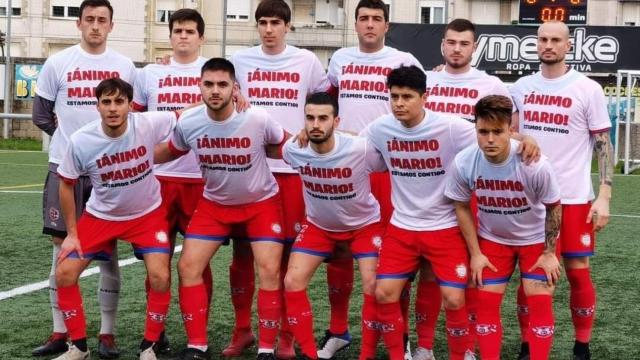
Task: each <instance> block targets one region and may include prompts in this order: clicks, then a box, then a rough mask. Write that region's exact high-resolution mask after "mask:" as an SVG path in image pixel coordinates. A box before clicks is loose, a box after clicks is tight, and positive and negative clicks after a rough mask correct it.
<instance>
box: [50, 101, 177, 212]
mask: <svg viewBox="0 0 640 360" xmlns="http://www.w3.org/2000/svg"><path fill="white" fill-rule="evenodd" d="M175 121H176V116H175V114H174V113H171V112H147V113H129V118H128V124H127V129H126V130H125V132H124V134H122V135H121V136H120V137H118V138H112V137H109V136H107V135H106V134H105V133H104V131H103V130H102V122H101V121H100V120H95V121H93V122H91V123H89V124H87V125H85V126H84V127H82V128H81V129H80V130H78V131H76V132H75V133H74V134H73V135H71V139H70V140H69V146H68V148H67V153H66V155H65V157H64V160H63V161H62V163H61V164H60V166H59V167H58V174H60V175H61V176H62V177H64V178H67V179H77V178H78V177H80V176H82V175H86V176H89V178H90V179H91V184H92V185H93V189H92V190H91V196H90V197H89V201H87V207H86V209H87V211H88V212H89V213H90V214H91V215H93V216H95V217H97V218H100V219H104V220H113V221H123V220H131V219H136V218H139V217H141V216H143V215H145V214H147V213H149V212H151V211H153V210H155V209H156V208H157V207H158V206H160V203H161V201H162V200H161V199H160V184H159V183H158V180H157V179H156V177H155V176H153V170H152V169H153V149H154V147H155V145H156V144H157V143H159V142H161V141H162V140H163V139H165V138H166V137H167V135H168V134H170V133H171V129H172V128H173V124H174V123H175Z"/></svg>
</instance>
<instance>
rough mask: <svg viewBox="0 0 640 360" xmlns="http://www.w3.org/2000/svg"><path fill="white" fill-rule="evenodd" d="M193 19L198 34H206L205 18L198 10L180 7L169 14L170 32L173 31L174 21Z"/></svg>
mask: <svg viewBox="0 0 640 360" xmlns="http://www.w3.org/2000/svg"><path fill="white" fill-rule="evenodd" d="M184 21H193V22H195V23H196V25H197V29H198V35H200V37H202V35H204V19H203V18H202V15H200V13H199V12H198V11H197V10H194V9H180V10H178V11H176V12H174V13H173V14H171V16H169V33H172V32H173V23H174V22H179V23H181V22H184Z"/></svg>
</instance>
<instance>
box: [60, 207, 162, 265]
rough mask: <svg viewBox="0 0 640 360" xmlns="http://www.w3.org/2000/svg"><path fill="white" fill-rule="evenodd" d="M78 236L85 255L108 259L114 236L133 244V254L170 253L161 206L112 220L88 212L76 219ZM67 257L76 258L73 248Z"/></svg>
mask: <svg viewBox="0 0 640 360" xmlns="http://www.w3.org/2000/svg"><path fill="white" fill-rule="evenodd" d="M78 238H79V239H80V247H81V248H82V252H83V254H84V257H85V258H88V259H94V260H109V259H111V253H112V252H113V247H114V246H115V244H116V240H117V239H121V240H124V241H126V242H129V243H131V245H133V250H134V254H135V256H136V257H137V258H138V259H142V256H143V255H144V254H148V253H162V254H169V236H168V235H167V220H166V218H165V210H164V208H163V207H162V206H160V207H158V208H157V209H155V210H153V211H152V212H150V213H148V214H146V215H144V216H141V217H139V218H137V219H133V220H123V221H112V220H104V219H99V218H97V217H95V216H93V215H91V214H89V213H88V212H85V213H83V214H82V216H80V220H78ZM69 257H71V258H79V255H78V253H76V252H73V253H72V254H71V255H70V256H69Z"/></svg>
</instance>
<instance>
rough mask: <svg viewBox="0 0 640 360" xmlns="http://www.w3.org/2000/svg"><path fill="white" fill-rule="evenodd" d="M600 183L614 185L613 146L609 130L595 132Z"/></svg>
mask: <svg viewBox="0 0 640 360" xmlns="http://www.w3.org/2000/svg"><path fill="white" fill-rule="evenodd" d="M595 140H596V145H595V151H596V156H597V157H598V170H599V172H600V185H609V186H612V185H613V147H612V146H611V139H610V137H609V133H608V132H601V133H598V134H595Z"/></svg>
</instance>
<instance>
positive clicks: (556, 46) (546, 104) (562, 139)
mask: <svg viewBox="0 0 640 360" xmlns="http://www.w3.org/2000/svg"><path fill="white" fill-rule="evenodd" d="M571 46H572V44H571V41H570V40H569V28H568V27H567V25H565V24H564V23H561V22H557V21H550V22H547V23H545V24H543V25H541V26H540V27H539V28H538V39H537V50H538V56H539V58H540V62H541V65H540V72H538V73H535V74H533V75H529V76H525V77H523V78H521V79H520V80H518V81H517V82H516V83H515V84H514V85H513V87H512V88H511V89H510V90H511V95H512V97H513V100H514V104H515V106H516V108H517V110H518V114H517V116H514V120H515V122H514V125H513V126H514V128H515V129H516V130H518V131H520V132H521V133H523V134H528V135H530V136H533V137H534V138H535V139H536V140H537V141H538V142H539V144H540V147H541V149H542V152H543V153H544V154H545V155H547V156H548V157H549V159H550V161H551V164H552V165H553V168H554V169H555V171H556V174H557V176H558V182H559V184H560V193H561V203H562V226H561V228H560V239H559V240H558V246H557V248H558V252H559V254H561V255H562V257H563V260H564V266H565V271H566V274H567V278H568V280H569V284H570V289H571V290H570V297H569V305H570V309H571V316H572V320H573V326H574V330H575V343H574V347H573V358H574V359H575V360H588V359H590V358H591V354H590V351H589V342H590V340H591V332H592V329H593V319H594V314H595V306H596V293H595V289H594V286H593V282H592V280H591V275H590V269H589V257H590V256H593V254H594V249H595V237H594V232H597V231H600V230H602V229H603V228H604V227H605V226H606V225H607V223H608V221H609V202H610V199H611V188H612V184H613V149H612V146H611V140H610V137H609V129H610V128H611V121H610V120H609V115H608V112H607V102H606V98H605V96H604V92H603V91H602V87H601V86H600V85H599V84H598V83H596V82H595V81H593V80H591V79H589V78H587V77H586V76H584V75H582V74H580V73H578V72H577V71H575V70H573V69H571V68H570V67H568V66H567V64H566V62H565V57H566V54H567V53H568V52H569V49H570V48H571ZM594 152H595V154H596V158H597V160H598V169H599V174H600V180H599V191H598V197H597V198H595V200H593V199H594V197H595V196H594V193H593V186H592V184H591V176H590V175H589V174H590V172H591V171H590V168H591V157H592V154H593V153H594ZM520 306H526V304H520ZM529 306H531V304H529ZM530 336H531V334H530ZM525 341H527V339H526V338H524V339H523V342H525ZM519 359H529V354H528V346H527V344H526V343H523V346H522V351H521V353H520V357H519Z"/></svg>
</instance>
